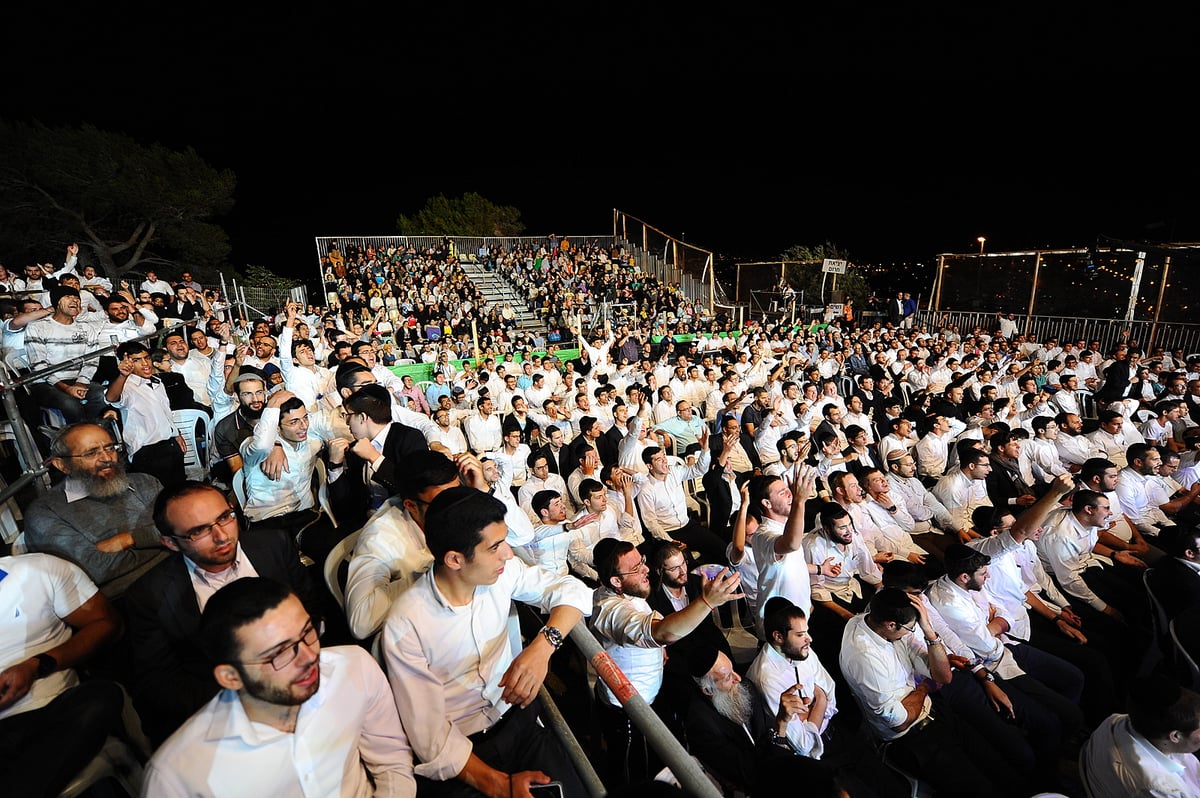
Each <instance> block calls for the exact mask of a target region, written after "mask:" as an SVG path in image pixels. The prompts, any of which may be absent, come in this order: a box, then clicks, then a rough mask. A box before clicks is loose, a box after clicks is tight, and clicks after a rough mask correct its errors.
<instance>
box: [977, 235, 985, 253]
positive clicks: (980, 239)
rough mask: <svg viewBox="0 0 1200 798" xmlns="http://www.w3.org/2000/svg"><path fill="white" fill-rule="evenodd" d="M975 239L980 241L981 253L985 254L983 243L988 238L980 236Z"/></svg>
mask: <svg viewBox="0 0 1200 798" xmlns="http://www.w3.org/2000/svg"><path fill="white" fill-rule="evenodd" d="M975 240H976V241H978V242H979V254H980V255H982V254H983V243H984V242H985V241H987V239H986V238H984V237H983V236H980V237H979V238H977V239H975Z"/></svg>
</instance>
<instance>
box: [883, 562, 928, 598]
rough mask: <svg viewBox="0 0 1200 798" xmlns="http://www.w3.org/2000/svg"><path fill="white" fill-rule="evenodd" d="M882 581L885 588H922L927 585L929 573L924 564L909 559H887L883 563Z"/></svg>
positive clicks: (904, 589) (907, 589)
mask: <svg viewBox="0 0 1200 798" xmlns="http://www.w3.org/2000/svg"><path fill="white" fill-rule="evenodd" d="M882 571H883V581H882V582H881V583H880V584H881V585H882V586H883V587H885V588H894V589H896V590H903V591H906V592H907V591H909V590H922V591H923V590H924V589H925V588H926V587H928V586H929V574H928V573H927V572H926V571H925V566H923V565H920V564H918V563H915V562H912V561H910V560H901V559H895V560H889V561H888V562H886V563H884V564H883V569H882Z"/></svg>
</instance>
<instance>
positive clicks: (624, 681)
mask: <svg viewBox="0 0 1200 798" xmlns="http://www.w3.org/2000/svg"><path fill="white" fill-rule="evenodd" d="M571 640H573V641H574V643H575V645H576V646H578V647H579V650H580V651H581V652H582V653H583V655H584V656H585V657H587V659H588V660H589V661H590V662H591V663H592V667H593V668H595V670H596V673H597V675H599V677H600V678H601V679H603V680H604V683H605V684H606V685H608V689H609V691H611V692H612V694H613V695H615V696H616V697H617V698H618V699H619V700H620V702H621V708H622V709H623V710H625V714H627V715H629V719H630V720H631V721H633V724H634V725H635V726H637V728H638V731H640V732H641V733H642V735H643V736H645V738H646V742H648V743H649V744H650V745H651V746H653V748H654V750H655V751H656V752H657V753H658V755H659V756H660V757H662V760H663V762H664V763H666V765H667V767H669V768H670V769H671V773H672V774H674V776H675V778H676V779H678V780H679V783H680V784H681V785H682V786H683V790H684V792H686V793H687V794H688V795H691V796H695V798H722V796H721V793H720V791H719V790H717V788H716V787H714V786H713V783H712V782H711V781H709V779H708V776H706V775H705V774H704V771H703V770H702V769H701V768H700V765H699V764H698V763H697V762H696V760H695V759H694V758H692V755H691V754H689V753H688V752H687V750H686V749H684V747H683V745H682V744H681V743H680V742H679V740H677V739H676V738H675V735H673V734H671V731H670V730H669V729H668V728H667V726H666V724H665V723H663V722H662V719H661V718H659V717H658V715H656V714H655V713H654V710H653V709H651V708H650V705H649V704H648V703H646V699H644V698H642V696H641V695H639V694H638V691H637V690H635V689H634V688H633V685H632V684H631V683H630V682H629V678H628V677H627V676H626V675H625V674H624V673H622V672H621V669H620V668H618V667H617V664H616V663H615V662H613V660H612V657H610V656H609V655H608V652H607V651H605V650H604V649H603V648H602V647H601V646H600V643H599V641H598V640H596V637H595V636H594V635H593V634H592V632H591V630H590V629H588V628H587V625H586V624H582V623H578V624H575V628H574V629H572V630H571Z"/></svg>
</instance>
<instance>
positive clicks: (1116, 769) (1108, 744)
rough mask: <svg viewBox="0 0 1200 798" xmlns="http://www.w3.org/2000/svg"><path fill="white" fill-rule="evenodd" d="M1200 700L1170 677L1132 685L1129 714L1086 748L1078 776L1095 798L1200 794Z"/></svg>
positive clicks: (1110, 722) (1107, 725) (1103, 728)
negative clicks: (1197, 757) (1198, 756)
mask: <svg viewBox="0 0 1200 798" xmlns="http://www.w3.org/2000/svg"><path fill="white" fill-rule="evenodd" d="M1197 751H1200V695H1197V694H1196V693H1194V692H1192V691H1191V690H1188V689H1185V688H1181V687H1179V685H1178V684H1176V683H1175V681H1174V680H1173V679H1171V678H1169V677H1166V676H1158V675H1154V676H1148V677H1146V678H1144V679H1139V680H1138V681H1136V682H1134V683H1133V684H1132V685H1131V686H1130V701H1129V714H1128V715H1124V714H1114V715H1112V716H1111V717H1109V718H1108V719H1107V720H1106V721H1104V722H1103V723H1102V724H1100V726H1099V728H1097V729H1096V730H1095V731H1094V732H1092V735H1091V737H1089V738H1088V741H1087V742H1086V743H1085V744H1084V746H1083V750H1082V751H1080V756H1079V772H1080V775H1081V776H1082V778H1083V784H1084V788H1085V789H1086V790H1087V793H1088V795H1090V796H1093V798H1126V796H1131V795H1164V796H1165V795H1172V796H1175V795H1178V796H1183V795H1197V794H1200V762H1198V761H1197V759H1196V757H1195V753H1196V752H1197Z"/></svg>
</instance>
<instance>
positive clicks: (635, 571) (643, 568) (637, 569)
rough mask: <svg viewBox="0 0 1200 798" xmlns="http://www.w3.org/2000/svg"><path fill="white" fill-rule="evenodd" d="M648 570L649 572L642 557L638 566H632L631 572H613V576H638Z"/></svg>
mask: <svg viewBox="0 0 1200 798" xmlns="http://www.w3.org/2000/svg"><path fill="white" fill-rule="evenodd" d="M648 570H650V568H649V566H647V565H646V558H645V557H643V558H642V559H641V560H640V561H639V562H638V564H637V565H635V566H634V568H633V570H632V571H614V572H613V576H631V575H632V574H640V573H642V572H643V571H648Z"/></svg>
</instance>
